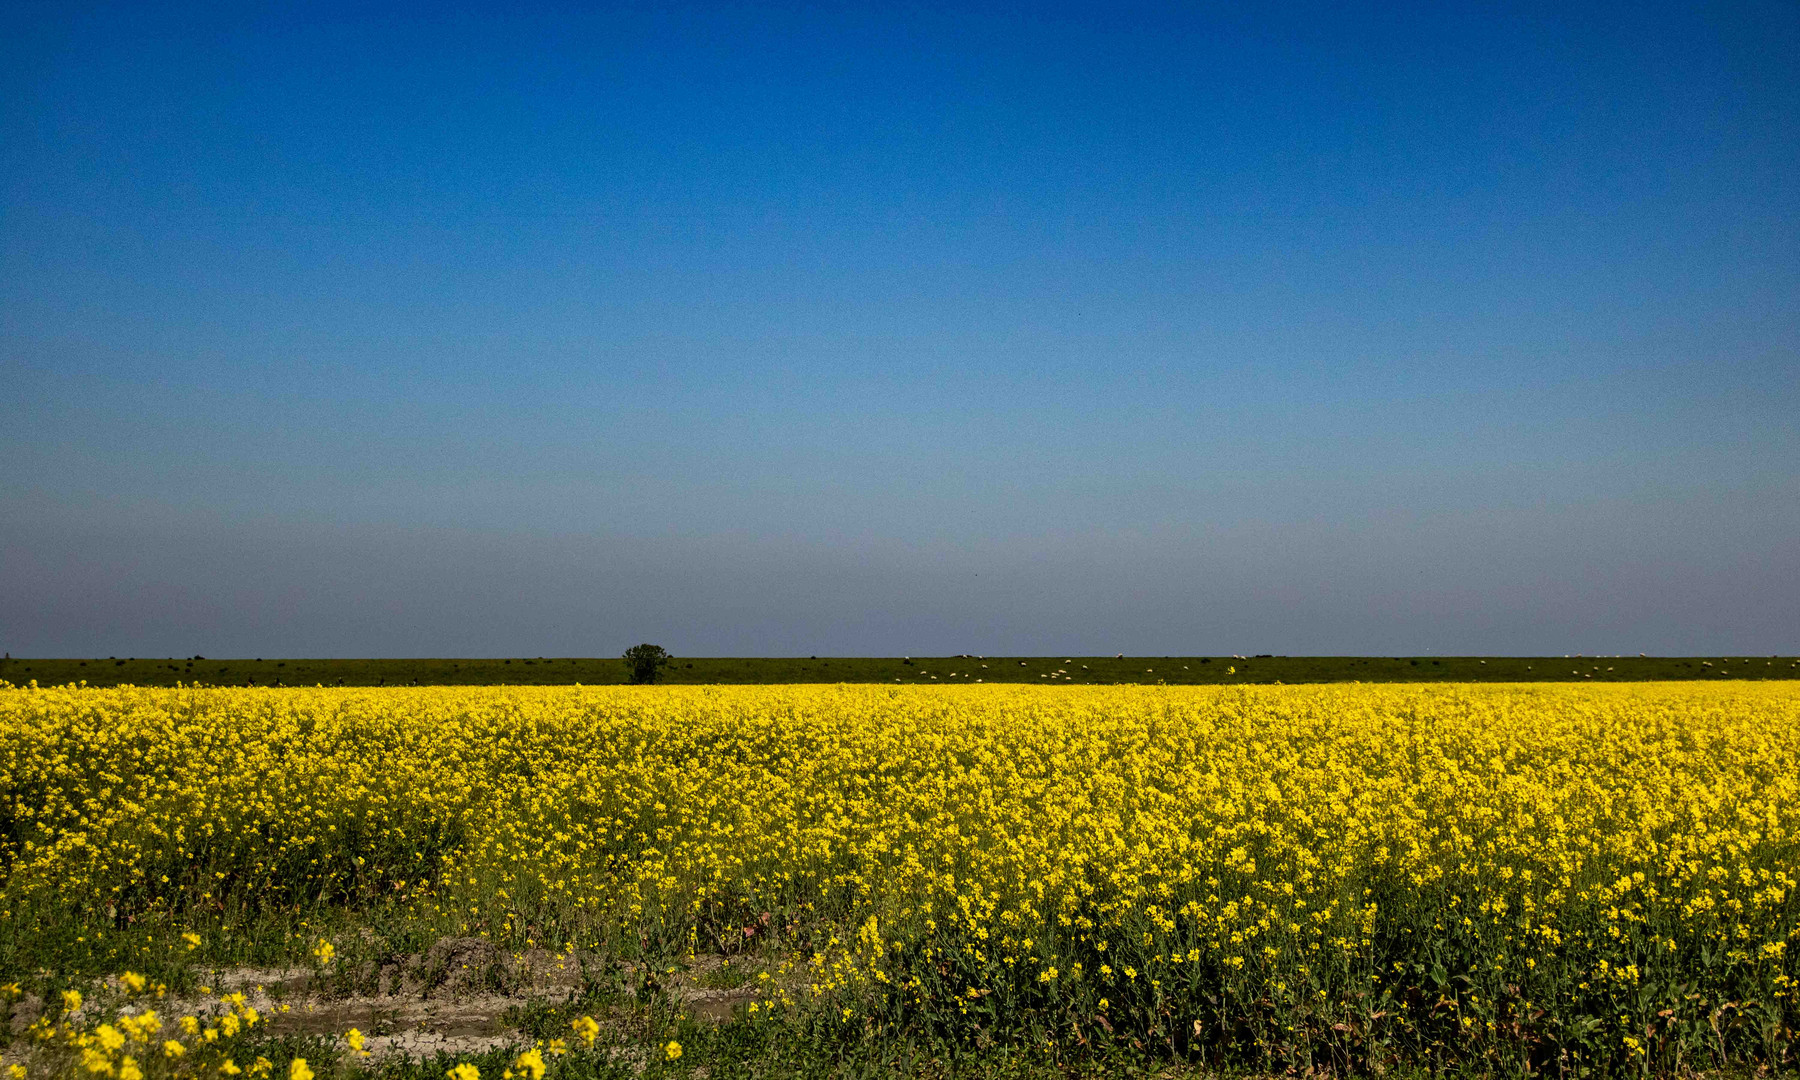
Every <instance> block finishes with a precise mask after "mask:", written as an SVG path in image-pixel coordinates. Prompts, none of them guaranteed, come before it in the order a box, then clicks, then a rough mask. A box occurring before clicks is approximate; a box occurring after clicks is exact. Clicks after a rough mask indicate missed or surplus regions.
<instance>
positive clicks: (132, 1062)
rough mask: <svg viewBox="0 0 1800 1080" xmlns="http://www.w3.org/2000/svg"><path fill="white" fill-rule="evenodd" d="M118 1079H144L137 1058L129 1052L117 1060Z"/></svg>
mask: <svg viewBox="0 0 1800 1080" xmlns="http://www.w3.org/2000/svg"><path fill="white" fill-rule="evenodd" d="M119 1080H144V1070H142V1069H140V1068H138V1063H137V1059H136V1058H134V1057H132V1056H131V1055H130V1054H127V1055H125V1057H124V1059H122V1060H121V1061H120V1062H119Z"/></svg>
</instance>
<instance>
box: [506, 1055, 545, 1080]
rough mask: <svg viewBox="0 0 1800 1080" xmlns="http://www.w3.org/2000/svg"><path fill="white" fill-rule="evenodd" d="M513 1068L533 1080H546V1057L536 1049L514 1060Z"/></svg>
mask: <svg viewBox="0 0 1800 1080" xmlns="http://www.w3.org/2000/svg"><path fill="white" fill-rule="evenodd" d="M513 1068H514V1069H515V1070H517V1071H518V1073H519V1075H521V1076H529V1077H530V1078H531V1080H544V1068H545V1065H544V1055H543V1054H541V1053H539V1052H538V1051H537V1050H536V1049H531V1050H527V1051H525V1052H524V1053H523V1054H520V1055H519V1056H518V1057H517V1058H516V1059H514V1061H513Z"/></svg>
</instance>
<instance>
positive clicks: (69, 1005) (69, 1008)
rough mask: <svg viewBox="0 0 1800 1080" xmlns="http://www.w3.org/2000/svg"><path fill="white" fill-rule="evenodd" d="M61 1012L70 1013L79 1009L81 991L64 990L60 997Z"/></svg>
mask: <svg viewBox="0 0 1800 1080" xmlns="http://www.w3.org/2000/svg"><path fill="white" fill-rule="evenodd" d="M62 1000H63V1012H68V1013H72V1012H74V1011H75V1010H77V1009H79V1008H81V991H79V990H64V991H63V995H62Z"/></svg>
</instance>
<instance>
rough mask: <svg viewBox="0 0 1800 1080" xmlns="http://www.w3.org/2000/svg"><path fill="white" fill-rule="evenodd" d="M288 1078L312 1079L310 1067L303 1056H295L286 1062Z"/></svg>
mask: <svg viewBox="0 0 1800 1080" xmlns="http://www.w3.org/2000/svg"><path fill="white" fill-rule="evenodd" d="M288 1080H313V1071H312V1067H311V1066H310V1065H308V1064H307V1063H306V1059H305V1058H295V1059H294V1060H292V1061H290V1062H288Z"/></svg>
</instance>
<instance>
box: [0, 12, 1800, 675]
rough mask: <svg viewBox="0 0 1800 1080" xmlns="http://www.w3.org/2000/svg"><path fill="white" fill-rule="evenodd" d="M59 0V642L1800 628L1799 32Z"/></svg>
mask: <svg viewBox="0 0 1800 1080" xmlns="http://www.w3.org/2000/svg"><path fill="white" fill-rule="evenodd" d="M1197 7H1199V6H1190V5H1181V6H1176V5H1170V6H1134V5H1117V4H1112V5H1094V6H1091V7H1054V6H1029V5H1018V6H1015V7H1011V8H1003V7H995V6H973V5H959V6H927V5H904V6H903V5H893V6H876V5H844V6H838V7H829V6H807V7H801V6H774V5H710V6H678V5H660V4H659V5H630V6H618V7H606V8H594V7H589V6H585V5H570V6H567V7H549V6H532V5H519V4H509V5H491V6H484V5H472V6H464V7H460V8H456V9H447V10H445V11H442V12H436V13H423V14H422V13H420V12H418V11H416V10H414V9H413V8H411V7H406V8H391V9H386V10H383V9H380V8H377V7H372V6H348V5H346V6H341V7H340V6H335V5H313V6H305V7H269V6H253V5H217V6H211V7H206V6H182V5H167V6H158V7H155V8H154V9H152V7H151V6H148V5H127V6H120V7H112V8H98V7H96V8H76V7H74V6H72V5H60V4H59V5H49V4H44V5H32V4H15V5H9V6H8V7H7V9H6V12H5V14H0V383H3V385H4V388H5V392H4V394H0V646H4V647H5V648H6V649H8V650H9V651H11V652H12V653H13V654H14V655H40V656H41V655H120V656H124V655H183V654H192V653H195V652H199V653H203V654H205V655H209V656H212V655H227V656H228V655H312V656H370V655H376V656H379V655H394V656H405V655H539V654H542V655H596V654H598V655H607V654H612V653H616V652H618V651H619V650H620V649H622V648H624V647H625V646H626V645H629V644H632V643H634V642H637V641H640V640H650V641H655V642H659V643H661V644H663V645H665V646H666V647H668V648H670V649H671V650H672V651H674V652H676V653H678V654H679V653H685V654H688V655H709V654H729V655H758V654H775V655H779V654H815V653H816V654H821V655H827V654H881V655H885V654H898V653H912V654H920V655H929V654H933V653H952V652H984V653H993V654H1005V653H1049V652H1056V653H1070V652H1086V653H1113V652H1120V651H1124V652H1128V653H1130V652H1139V653H1150V654H1158V655H1160V654H1166V653H1230V652H1251V651H1257V652H1282V653H1293V654H1300V653H1424V652H1438V653H1502V654H1504V653H1555V654H1561V653H1567V652H1587V653H1599V652H1632V653H1635V652H1639V651H1649V652H1652V653H1655V652H1672V653H1709V652H1733V653H1771V652H1778V651H1779V652H1784V653H1786V652H1794V651H1800V618H1797V617H1796V615H1795V611H1796V610H1800V539H1797V538H1800V468H1797V466H1800V436H1797V435H1796V424H1795V423H1794V421H1793V417H1794V415H1795V414H1796V411H1797V409H1800V127H1797V126H1796V121H1795V117H1797V116H1800V64H1796V63H1795V62H1794V57H1795V56H1797V55H1800V9H1796V8H1795V7H1794V5H1792V4H1781V3H1768V4H1736V5H1721V6H1710V7H1709V6H1692V5H1683V6H1679V7H1676V6H1659V5H1644V6H1637V7H1629V8H1623V7H1620V6H1618V5H1595V6H1581V5H1568V4H1559V5H1546V6H1542V7H1526V6H1505V7H1501V6H1482V7H1480V8H1476V7H1472V6H1471V7H1454V8H1450V7H1445V6H1442V5H1424V4H1421V5H1417V6H1402V5H1385V6H1370V7H1364V8H1360V9H1353V8H1350V7H1348V6H1346V5H1335V4H1333V5H1326V4H1321V5H1316V6H1304V5H1293V6H1275V5H1246V6H1241V7H1230V6H1222V7H1217V8H1205V9H1203V10H1196V8H1197Z"/></svg>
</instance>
